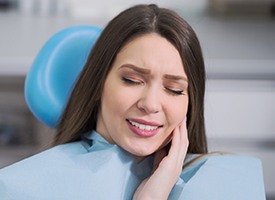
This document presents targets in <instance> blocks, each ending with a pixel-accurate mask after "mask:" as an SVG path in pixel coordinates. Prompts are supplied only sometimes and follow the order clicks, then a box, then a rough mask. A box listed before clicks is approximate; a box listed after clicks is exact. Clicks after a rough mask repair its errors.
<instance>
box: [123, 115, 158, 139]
mask: <svg viewBox="0 0 275 200" xmlns="http://www.w3.org/2000/svg"><path fill="white" fill-rule="evenodd" d="M129 120H131V121H133V122H137V123H140V124H144V125H148V126H158V128H157V129H154V130H143V129H140V128H138V127H136V126H133V125H132V124H130V122H129ZM126 122H127V124H128V127H129V129H130V130H131V131H132V132H133V133H134V134H136V135H138V136H140V137H144V138H148V137H153V136H154V135H156V134H157V133H158V131H159V129H160V128H161V127H162V125H160V124H159V123H156V122H149V121H145V120H142V119H126Z"/></svg>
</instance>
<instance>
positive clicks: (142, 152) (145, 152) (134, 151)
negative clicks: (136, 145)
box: [128, 148, 157, 157]
mask: <svg viewBox="0 0 275 200" xmlns="http://www.w3.org/2000/svg"><path fill="white" fill-rule="evenodd" d="M155 151H157V150H156V149H148V148H140V149H131V150H130V151H128V152H130V153H131V154H133V155H135V156H138V157H146V156H149V155H151V154H152V153H154V152H155Z"/></svg>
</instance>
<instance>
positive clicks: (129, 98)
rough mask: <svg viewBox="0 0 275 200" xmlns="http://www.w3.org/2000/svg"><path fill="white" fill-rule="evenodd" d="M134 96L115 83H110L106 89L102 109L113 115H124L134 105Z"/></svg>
mask: <svg viewBox="0 0 275 200" xmlns="http://www.w3.org/2000/svg"><path fill="white" fill-rule="evenodd" d="M133 98H134V94H131V91H127V90H126V89H125V88H123V87H121V86H120V85H119V84H116V83H115V82H113V83H111V82H109V83H108V84H106V87H105V88H104V93H103V97H102V109H103V110H104V109H105V110H106V111H107V112H108V113H112V115H116V116H117V115H121V114H123V113H124V112H125V111H126V110H127V109H128V108H129V107H130V106H132V104H133V101H134V100H133Z"/></svg>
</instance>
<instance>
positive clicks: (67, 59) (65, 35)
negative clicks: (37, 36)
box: [25, 26, 101, 128]
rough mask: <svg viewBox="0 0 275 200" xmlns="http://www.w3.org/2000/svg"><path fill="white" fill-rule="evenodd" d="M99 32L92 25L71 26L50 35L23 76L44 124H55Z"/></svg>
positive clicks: (33, 109) (32, 104) (29, 102)
mask: <svg viewBox="0 0 275 200" xmlns="http://www.w3.org/2000/svg"><path fill="white" fill-rule="evenodd" d="M100 33H101V28H99V27H95V26H73V27H69V28H66V29H63V30H61V31H59V32H58V33H56V34H55V35H53V36H52V37H51V38H50V39H49V40H48V41H47V42H46V43H45V44H44V46H43V47H42V49H41V50H40V52H39V53H38V55H37V57H36V58H35V60H34V62H33V64H32V66H31V68H30V71H29V72H28V74H27V77H26V80H25V99H26V103H27V105H28V106H29V108H30V110H31V112H32V113H33V114H34V115H35V117H36V118H38V119H39V120H40V121H42V122H43V123H44V124H46V125H47V126H49V127H51V128H54V127H56V125H57V124H58V121H59V118H60V117H61V115H62V112H63V109H64V107H65V105H66V103H67V100H68V98H69V95H70V92H71V90H72V86H73V85H74V83H75V81H76V79H77V77H78V75H79V73H80V72H81V70H82V68H83V66H84V64H85V62H86V60H87V57H88V54H89V52H90V50H91V48H92V47H93V45H94V44H95V42H96V40H97V38H98V37H99V35H100Z"/></svg>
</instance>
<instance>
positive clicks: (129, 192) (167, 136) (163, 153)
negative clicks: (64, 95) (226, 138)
mask: <svg viewBox="0 0 275 200" xmlns="http://www.w3.org/2000/svg"><path fill="white" fill-rule="evenodd" d="M204 91H205V69H204V61H203V56H202V52H201V48H200V44H199V41H198V39H197V37H196V34H195V33H194V31H193V29H192V28H191V27H190V26H189V25H188V23H187V22H185V21H184V20H183V19H182V18H181V17H180V16H179V15H177V14H176V13H175V12H173V11H171V10H168V9H164V8H158V7H157V6H156V5H138V6H134V7H131V8H129V9H127V10H125V11H123V12H122V13H120V14H119V15H118V16H117V17H115V18H114V19H113V20H112V21H110V23H109V24H108V25H107V26H106V28H105V29H104V31H103V32H102V34H101V36H100V38H99V39H98V41H97V43H96V45H95V46H94V47H93V50H92V51H91V53H90V56H89V58H88V60H87V63H86V65H85V68H84V70H83V71H82V73H81V75H80V77H79V79H78V81H77V83H76V85H75V87H74V90H73V92H72V95H71V97H70V100H69V102H68V105H67V107H66V109H65V111H64V114H63V116H62V118H61V121H60V123H59V125H58V128H57V135H56V137H55V140H54V146H55V147H53V148H52V149H49V150H48V151H46V152H42V153H40V154H38V155H36V156H34V157H32V158H29V159H27V160H25V161H23V162H21V163H18V164H15V165H14V166H11V167H8V168H6V169H4V170H2V174H1V173H0V196H1V195H3V197H6V198H7V199H9V198H10V199H88V198H91V199H168V198H169V199H202V198H203V199H251V198H250V197H253V198H254V197H255V195H256V196H257V198H256V199H263V198H264V194H263V187H262V184H261V183H262V182H261V181H262V179H261V172H259V171H258V170H259V169H260V164H259V162H258V161H257V160H255V159H252V158H251V159H250V158H249V159H248V158H247V159H248V161H249V162H248V163H249V165H250V167H251V168H252V169H253V170H252V171H253V172H251V173H254V172H255V171H254V170H256V171H257V173H255V174H253V175H254V176H253V178H251V177H250V175H251V174H250V173H247V174H246V176H245V177H242V179H241V180H242V181H243V182H242V183H246V182H248V181H249V182H250V183H249V184H248V185H247V186H243V184H241V183H236V186H234V187H232V188H227V187H228V186H232V183H230V181H231V182H232V180H229V179H228V178H224V179H223V180H222V181H220V180H216V179H215V178H213V179H214V180H215V181H213V180H212V183H213V184H211V179H210V180H208V178H209V176H211V177H215V176H214V175H213V172H215V171H213V169H212V171H211V170H210V171H208V173H207V175H205V174H204V173H205V172H207V170H209V167H207V166H209V165H208V163H210V166H211V165H213V164H215V165H214V166H215V167H217V168H216V169H217V173H218V174H219V173H224V172H227V173H229V174H230V173H232V174H236V172H238V174H239V173H243V172H244V171H247V170H246V169H245V170H244V169H243V168H244V167H245V166H246V165H247V164H246V165H243V161H242V160H243V158H240V157H238V156H229V155H228V156H225V155H224V156H199V157H198V156H196V154H202V155H206V154H207V142H206V136H205V126H204ZM187 130H188V131H187ZM190 160H191V161H190ZM188 161H190V162H189V164H186V163H187V162H188ZM227 162H229V163H231V162H235V163H236V166H238V165H239V164H238V163H241V164H240V166H242V167H240V169H239V170H234V169H233V170H232V172H231V171H230V170H229V171H228V170H224V168H223V167H224V166H223V163H227ZM183 166H185V168H184V170H183ZM219 166H221V168H219ZM225 166H227V164H225ZM29 168H30V169H31V173H32V177H34V178H30V174H31V173H30V172H28V170H27V169H29ZM17 169H19V171H20V173H18V171H17ZM22 169H25V170H22ZM210 169H211V167H210ZM219 169H222V170H220V171H219ZM236 169H238V167H237V168H236ZM3 171H4V172H3ZM248 171H249V170H248ZM14 173H17V175H16V177H17V178H18V177H19V179H18V180H19V181H15V180H14V179H15V178H14V177H12V175H11V174H13V175H14ZM200 173H202V175H200V176H199V175H197V174H200ZM198 176H199V177H200V178H198ZM230 178H232V177H231V176H230ZM30 179H31V183H36V184H31V185H29V183H28V182H27V181H28V180H30ZM198 179H199V180H200V179H201V181H199V182H198V183H196V186H197V188H198V189H199V190H198V192H197V191H195V189H196V188H195V187H194V185H192V182H196V181H198ZM236 180H239V179H236ZM22 181H24V182H26V183H25V184H27V186H24V187H22V186H20V185H18V182H22ZM259 181H260V184H258V183H259ZM189 182H190V183H191V184H188V183H189ZM205 182H209V183H210V186H206V185H205V184H204V183H205ZM228 182H229V183H228ZM233 182H234V181H233ZM256 182H257V186H259V187H256V189H255V192H254V193H253V195H252V196H251V193H249V194H248V193H247V191H244V194H242V195H239V194H238V195H237V196H236V194H235V193H236V192H238V191H239V190H248V188H249V189H250V188H251V185H252V186H253V184H254V183H256ZM220 183H226V185H224V186H225V187H226V188H227V189H220V192H217V191H216V190H215V189H213V188H219V187H221V185H220ZM239 186H242V188H240V187H239ZM204 187H206V188H207V191H206V189H205V188H204ZM197 193H198V194H197ZM200 195H201V196H200ZM236 197H238V198H236ZM259 197H260V198H259Z"/></svg>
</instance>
